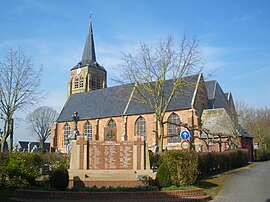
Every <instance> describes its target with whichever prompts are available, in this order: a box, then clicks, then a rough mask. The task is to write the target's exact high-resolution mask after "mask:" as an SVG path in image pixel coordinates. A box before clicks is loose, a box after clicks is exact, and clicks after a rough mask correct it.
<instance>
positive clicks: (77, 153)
mask: <svg viewBox="0 0 270 202" xmlns="http://www.w3.org/2000/svg"><path fill="white" fill-rule="evenodd" d="M77 117H78V113H76V112H75V113H74V115H73V120H74V131H73V133H74V134H75V133H76V136H75V139H73V138H71V139H70V143H71V144H72V146H71V148H72V150H71V158H70V169H69V177H70V186H71V187H72V186H75V187H76V186H89V187H91V186H145V185H147V182H146V181H145V179H147V178H149V177H153V174H154V173H153V172H152V170H151V169H150V165H149V154H148V146H147V142H146V141H145V140H144V139H143V137H141V138H140V139H138V140H136V141H121V140H117V138H116V135H115V134H116V131H115V128H110V127H106V128H105V129H104V137H103V138H101V139H103V140H102V141H100V140H89V139H88V138H87V137H86V136H84V135H81V134H80V132H79V131H78V129H77V127H76V125H77V121H78V120H79V119H78V118H77Z"/></svg>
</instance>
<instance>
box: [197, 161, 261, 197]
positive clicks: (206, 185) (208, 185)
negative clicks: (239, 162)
mask: <svg viewBox="0 0 270 202" xmlns="http://www.w3.org/2000/svg"><path fill="white" fill-rule="evenodd" d="M256 165H257V164H256V163H252V164H250V165H247V166H245V167H241V168H237V169H233V170H230V171H227V172H224V173H220V174H216V175H213V176H208V177H202V178H199V179H198V180H197V182H196V184H195V186H197V187H199V188H203V189H204V191H205V193H206V194H207V195H210V196H211V197H212V198H214V197H215V196H216V195H217V194H218V193H219V192H220V190H221V189H222V188H223V186H224V182H225V181H226V180H227V179H229V178H230V177H232V176H233V175H234V174H237V173H241V172H244V171H246V170H249V169H251V168H252V167H254V166H256Z"/></svg>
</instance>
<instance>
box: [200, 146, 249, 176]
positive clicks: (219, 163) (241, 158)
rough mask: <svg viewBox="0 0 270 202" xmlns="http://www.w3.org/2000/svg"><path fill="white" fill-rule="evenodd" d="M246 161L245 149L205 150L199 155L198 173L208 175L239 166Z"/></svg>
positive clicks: (246, 153)
mask: <svg viewBox="0 0 270 202" xmlns="http://www.w3.org/2000/svg"><path fill="white" fill-rule="evenodd" d="M247 163H248V152H247V150H245V149H238V150H229V151H225V152H206V153H201V154H200V155H199V166H198V170H199V174H201V175H208V174H213V173H215V172H218V171H219V172H220V171H226V170H229V169H232V168H239V167H241V166H244V165H246V164H247Z"/></svg>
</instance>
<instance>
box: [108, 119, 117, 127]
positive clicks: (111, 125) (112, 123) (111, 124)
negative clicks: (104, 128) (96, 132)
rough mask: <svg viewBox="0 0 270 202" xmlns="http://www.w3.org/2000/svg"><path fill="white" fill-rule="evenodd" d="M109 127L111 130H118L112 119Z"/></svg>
mask: <svg viewBox="0 0 270 202" xmlns="http://www.w3.org/2000/svg"><path fill="white" fill-rule="evenodd" d="M108 127H109V128H116V123H115V121H114V120H113V119H111V120H110V121H109V123H108Z"/></svg>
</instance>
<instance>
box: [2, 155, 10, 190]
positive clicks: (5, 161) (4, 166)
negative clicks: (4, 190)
mask: <svg viewBox="0 0 270 202" xmlns="http://www.w3.org/2000/svg"><path fill="white" fill-rule="evenodd" d="M8 162H9V155H8V153H1V152H0V184H1V185H4V184H5V183H6V179H7V165H8Z"/></svg>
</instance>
